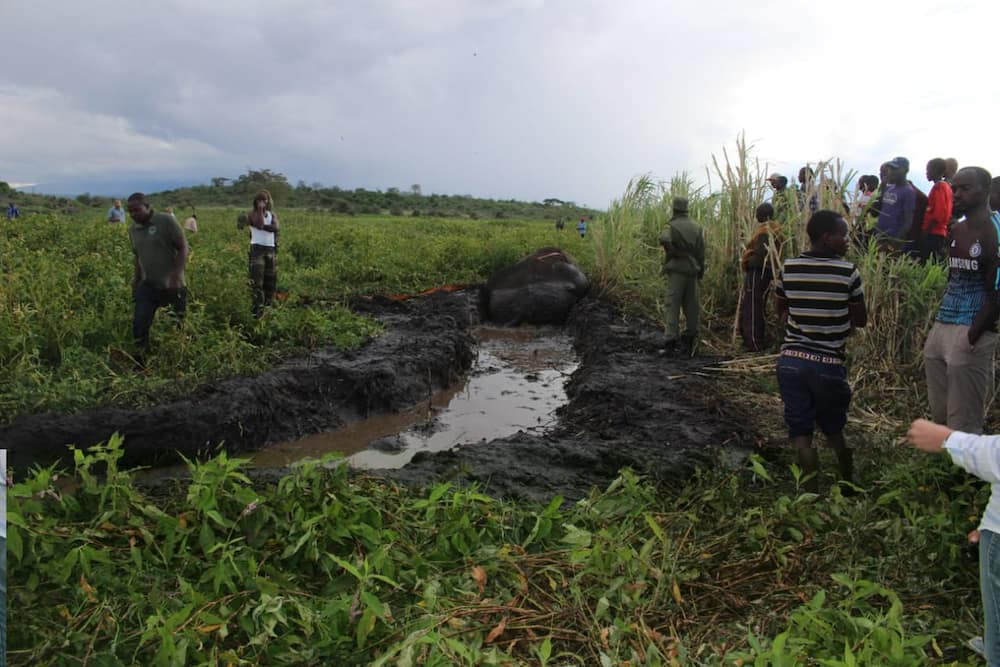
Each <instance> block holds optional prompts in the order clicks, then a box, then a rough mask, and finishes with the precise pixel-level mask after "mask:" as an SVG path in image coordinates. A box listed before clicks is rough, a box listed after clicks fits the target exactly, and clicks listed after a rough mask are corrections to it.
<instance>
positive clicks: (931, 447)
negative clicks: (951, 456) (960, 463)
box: [906, 419, 953, 453]
mask: <svg viewBox="0 0 1000 667" xmlns="http://www.w3.org/2000/svg"><path fill="white" fill-rule="evenodd" d="M952 432H953V431H952V429H950V428H948V427H947V426H944V425H942V424H935V423H934V422H932V421H928V420H927V419H915V420H914V421H913V423H912V424H910V429H909V430H908V431H907V432H906V441H907V442H908V443H909V444H911V445H913V446H914V447H916V448H917V449H922V450H923V451H925V452H932V453H933V452H940V451H941V450H942V448H943V447H944V441H945V440H946V439H947V438H948V436H949V435H951V434H952Z"/></svg>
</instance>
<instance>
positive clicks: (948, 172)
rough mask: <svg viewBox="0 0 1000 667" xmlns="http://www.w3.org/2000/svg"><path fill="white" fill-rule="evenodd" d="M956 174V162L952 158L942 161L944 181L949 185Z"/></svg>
mask: <svg viewBox="0 0 1000 667" xmlns="http://www.w3.org/2000/svg"><path fill="white" fill-rule="evenodd" d="M957 173H958V160H956V159H955V158H953V157H946V158H945V159H944V180H946V181H948V183H949V184H950V183H951V179H953V178H955V174H957Z"/></svg>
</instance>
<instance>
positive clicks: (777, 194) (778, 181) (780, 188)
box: [767, 172, 792, 222]
mask: <svg viewBox="0 0 1000 667" xmlns="http://www.w3.org/2000/svg"><path fill="white" fill-rule="evenodd" d="M767 182H768V184H769V185H770V186H771V188H772V189H773V190H774V194H773V195H771V206H773V207H774V217H775V218H777V219H778V220H780V221H782V222H787V221H788V216H789V214H790V213H792V207H791V206H789V200H788V197H789V194H790V193H789V192H788V177H787V176H782V175H781V174H779V173H778V172H774V173H773V174H771V175H770V176H768V177H767Z"/></svg>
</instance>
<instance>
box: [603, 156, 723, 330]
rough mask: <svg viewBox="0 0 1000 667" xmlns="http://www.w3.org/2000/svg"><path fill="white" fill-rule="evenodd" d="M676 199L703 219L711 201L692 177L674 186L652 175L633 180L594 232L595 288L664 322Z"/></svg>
mask: <svg viewBox="0 0 1000 667" xmlns="http://www.w3.org/2000/svg"><path fill="white" fill-rule="evenodd" d="M674 197H687V198H688V206H689V208H690V210H691V215H692V216H694V217H695V218H696V219H697V218H699V215H700V212H701V211H703V210H704V208H705V207H706V205H707V203H706V202H705V201H704V199H703V198H701V196H700V190H699V189H696V188H695V187H694V185H693V183H692V182H691V179H690V178H688V176H687V174H680V175H678V176H675V177H674V178H672V179H671V180H670V182H669V183H667V182H663V181H657V180H655V179H654V178H653V177H652V176H650V175H649V174H645V175H642V176H637V177H636V178H633V179H632V180H630V181H629V183H628V186H627V187H626V188H625V193H624V194H623V195H622V197H621V198H620V199H616V200H614V201H613V202H612V203H611V206H610V207H609V209H608V213H607V215H606V216H605V217H604V218H603V220H602V221H601V224H599V225H597V226H595V229H594V232H593V235H592V236H593V239H594V241H593V268H592V270H591V274H590V276H591V278H592V281H593V283H594V289H595V291H596V292H597V293H598V294H601V295H604V296H606V297H608V298H610V299H612V300H614V301H616V302H617V303H620V304H621V305H622V306H623V307H624V308H625V309H626V310H627V311H629V312H634V313H641V314H643V315H645V316H647V317H651V318H653V319H662V317H663V313H662V309H663V297H664V292H665V283H664V278H663V272H662V268H663V259H664V257H663V249H662V247H661V246H660V234H661V233H662V232H663V231H664V230H665V229H666V227H667V222H668V221H669V220H670V218H671V216H672V206H673V198H674Z"/></svg>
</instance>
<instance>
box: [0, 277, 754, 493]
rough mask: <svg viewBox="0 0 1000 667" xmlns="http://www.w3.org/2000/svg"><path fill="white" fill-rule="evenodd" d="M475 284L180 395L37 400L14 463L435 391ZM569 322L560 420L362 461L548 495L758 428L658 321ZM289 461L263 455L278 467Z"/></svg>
mask: <svg viewBox="0 0 1000 667" xmlns="http://www.w3.org/2000/svg"><path fill="white" fill-rule="evenodd" d="M476 300H477V294H476V292H475V291H474V290H469V291H461V292H454V293H438V294H432V295H429V296H426V297H420V298H415V299H410V300H407V301H402V302H398V301H391V300H388V299H380V298H376V299H364V300H358V301H357V302H355V303H354V304H353V307H354V308H355V309H356V310H359V311H362V312H366V313H368V314H370V315H372V316H374V317H377V318H378V319H380V320H381V321H382V322H383V323H384V324H385V327H386V331H385V333H384V334H383V335H381V336H379V337H378V338H375V339H373V340H372V341H370V342H368V343H367V344H366V345H364V346H362V347H361V348H360V349H358V350H355V351H352V352H341V351H337V350H330V349H321V350H316V351H314V352H312V353H311V354H309V355H307V356H304V357H302V358H299V359H295V360H292V361H288V362H287V363H285V364H282V365H281V366H279V367H277V368H275V369H273V370H272V371H269V372H267V373H264V374H262V375H260V376H257V377H254V378H231V379H228V380H225V381H222V382H219V383H217V384H216V385H213V386H211V387H206V388H204V389H202V390H200V391H198V392H196V393H194V394H193V395H192V396H190V397H188V398H185V399H183V400H177V401H173V402H170V403H167V404H164V405H161V406H157V407H154V408H149V409H136V410H129V409H121V408H101V409H98V410H93V411H90V412H86V413H82V414H78V415H59V414H45V415H34V416H30V417H25V418H21V419H19V420H16V421H15V422H13V423H12V424H10V425H7V426H4V427H0V444H2V446H4V447H6V448H7V449H8V450H9V455H8V456H9V459H8V460H9V463H10V465H11V467H12V468H14V469H15V470H18V471H23V470H24V469H25V468H26V467H27V466H28V465H30V464H31V463H48V462H51V461H54V460H56V459H58V458H60V457H63V458H64V457H65V452H66V447H65V444H66V443H78V444H81V445H90V444H93V443H96V442H100V441H103V440H106V439H107V438H108V437H109V436H110V435H111V434H112V433H114V432H116V431H117V432H120V433H122V434H123V435H124V436H125V442H126V456H125V460H124V465H129V466H134V465H164V464H170V463H173V462H176V461H177V460H178V458H179V457H178V453H183V454H184V455H185V456H188V457H191V456H200V455H205V454H210V453H211V452H212V451H213V450H214V447H213V445H214V443H219V442H224V447H225V448H226V449H227V450H228V451H230V452H246V451H251V450H257V449H260V448H262V447H267V446H268V445H272V444H274V443H278V442H282V441H290V440H294V439H296V438H300V437H302V436H305V435H307V434H311V433H321V432H325V431H333V430H337V429H344V428H349V427H350V425H351V424H353V423H356V422H357V421H358V420H359V419H361V418H363V417H367V416H371V415H379V414H381V415H395V414H399V413H405V412H406V411H408V410H412V409H414V408H415V407H416V406H419V405H421V404H424V405H429V404H430V403H431V402H432V398H433V396H434V394H435V392H436V391H439V390H441V389H444V388H446V387H449V386H452V385H454V384H455V382H456V381H457V380H459V378H461V377H462V376H463V374H465V373H466V372H467V371H468V369H469V368H470V366H471V364H472V361H473V357H474V354H475V341H474V339H473V337H472V335H471V331H472V327H474V326H476V325H477V324H478V314H477V313H478V304H477V301H476ZM564 332H565V334H566V335H568V336H569V338H570V339H571V340H572V344H573V346H574V348H575V350H576V353H577V354H578V356H579V367H578V368H577V369H576V370H575V371H574V372H573V374H572V376H571V378H570V380H569V382H568V383H567V384H566V395H567V399H568V402H567V403H566V404H565V405H564V406H563V407H562V408H560V409H559V410H558V411H557V413H556V415H557V420H556V421H555V423H553V424H550V425H549V426H548V428H544V429H535V428H532V429H526V430H522V431H518V432H517V433H515V434H514V435H510V436H507V437H504V438H499V439H491V440H480V441H478V442H472V443H469V444H461V445H459V446H457V447H455V448H453V449H450V450H447V451H435V452H432V451H421V452H417V453H416V454H415V455H414V456H413V458H412V460H411V461H410V462H409V463H408V464H406V465H405V466H403V467H402V468H397V469H374V470H367V471H365V473H364V474H370V475H376V476H381V477H385V478H388V479H391V480H395V481H397V482H400V483H404V484H410V485H416V486H425V485H429V484H432V483H434V482H436V481H439V480H443V479H447V480H451V481H454V482H456V483H476V484H478V485H479V486H480V488H482V489H484V490H485V491H486V492H488V493H491V494H494V495H498V496H503V497H509V498H523V499H531V500H537V501H540V502H547V501H548V500H549V499H550V498H551V497H552V496H553V495H555V494H560V495H562V496H563V497H564V498H566V499H567V500H573V499H578V498H581V497H583V496H585V495H586V494H587V493H588V492H589V491H590V489H591V488H592V487H593V486H598V487H603V486H606V485H607V484H608V483H609V482H610V481H612V480H613V479H614V478H615V477H616V476H617V474H618V471H619V470H620V469H621V468H623V467H631V468H633V469H635V470H636V471H638V472H640V473H642V474H645V475H647V476H648V477H650V478H652V479H654V480H656V481H658V482H660V483H663V484H682V483H683V482H684V481H685V480H687V479H688V478H689V477H690V476H691V474H693V472H694V470H696V469H697V468H698V467H700V466H706V465H715V464H717V463H718V462H719V461H721V460H726V459H729V460H731V459H733V458H734V454H735V457H736V458H738V457H739V455H740V453H741V452H746V451H748V450H749V448H750V446H751V443H752V437H751V434H748V433H745V432H744V427H743V426H741V424H743V423H745V422H743V421H741V418H740V417H739V416H738V415H736V413H735V412H734V411H733V410H731V409H730V408H729V407H728V406H727V405H726V404H725V403H722V402H720V401H719V399H718V397H717V392H716V391H715V390H714V388H713V385H714V383H715V382H717V381H718V380H717V379H716V378H714V377H711V376H710V375H708V374H707V373H704V372H703V369H704V368H705V367H706V366H707V365H710V364H712V363H714V362H716V361H718V359H716V358H711V357H697V358H694V359H678V358H668V357H665V356H663V355H662V354H661V350H662V349H663V347H664V340H663V334H662V332H661V331H660V330H659V329H658V327H656V326H655V325H654V324H652V323H649V322H645V321H643V320H641V319H634V318H631V319H624V318H622V317H621V316H620V315H619V314H618V313H617V312H616V310H615V309H614V308H613V307H612V306H610V305H609V304H607V303H605V302H602V301H600V300H597V299H593V298H587V299H584V300H582V301H581V302H579V303H578V304H577V305H576V306H575V307H574V309H573V310H572V311H571V313H570V317H569V320H568V322H567V323H566V325H565V327H564ZM285 470H286V469H283V468H272V469H264V470H258V471H257V472H255V473H254V476H255V477H257V478H258V479H261V480H267V479H273V478H274V477H275V476H278V475H280V474H282V473H283V472H284V471H285Z"/></svg>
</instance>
